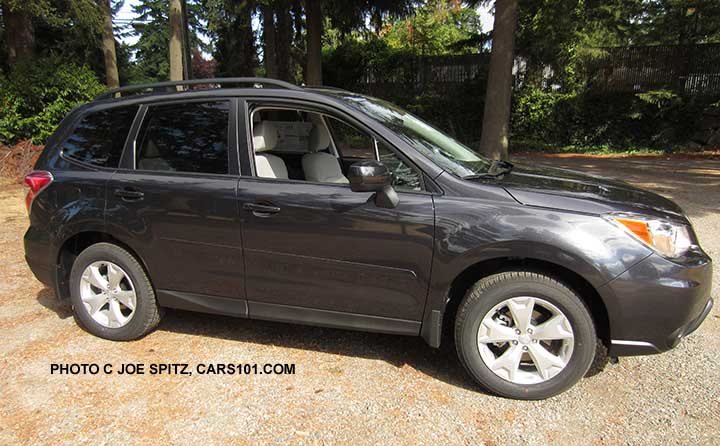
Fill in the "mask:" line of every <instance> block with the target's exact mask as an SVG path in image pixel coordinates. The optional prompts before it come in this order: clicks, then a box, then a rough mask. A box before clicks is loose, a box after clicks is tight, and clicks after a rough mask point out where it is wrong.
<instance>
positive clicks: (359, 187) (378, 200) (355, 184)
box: [348, 160, 400, 208]
mask: <svg viewBox="0 0 720 446" xmlns="http://www.w3.org/2000/svg"><path fill="white" fill-rule="evenodd" d="M348 180H349V181H350V190H352V191H353V192H375V205H377V206H378V207H383V208H394V207H396V206H397V205H398V202H399V201H400V199H399V198H398V195H397V192H395V189H393V187H392V174H391V173H390V171H389V170H388V168H387V167H385V166H384V165H383V164H382V163H380V162H378V161H375V160H368V161H359V162H357V163H354V164H352V165H351V166H350V169H348Z"/></svg>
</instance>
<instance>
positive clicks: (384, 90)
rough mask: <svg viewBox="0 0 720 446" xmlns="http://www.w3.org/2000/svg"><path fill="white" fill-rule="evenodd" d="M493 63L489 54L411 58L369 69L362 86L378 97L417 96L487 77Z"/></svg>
mask: <svg viewBox="0 0 720 446" xmlns="http://www.w3.org/2000/svg"><path fill="white" fill-rule="evenodd" d="M489 62H490V54H488V53H480V54H459V55H447V56H417V57H407V58H403V59H398V60H397V61H395V63H386V64H383V65H382V67H370V68H368V69H367V70H366V72H365V75H364V76H363V78H362V79H361V80H360V81H359V84H358V85H359V89H360V90H363V91H365V92H368V93H371V94H373V95H375V96H378V97H392V96H393V95H394V94H397V93H398V90H401V91H402V92H403V93H404V94H417V93H419V92H421V91H423V90H428V89H430V90H434V89H444V88H447V87H454V86H461V85H463V84H466V83H469V82H472V81H474V80H477V79H478V78H480V77H484V76H485V74H486V73H487V67H488V63H489Z"/></svg>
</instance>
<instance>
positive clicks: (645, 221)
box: [608, 215, 694, 258]
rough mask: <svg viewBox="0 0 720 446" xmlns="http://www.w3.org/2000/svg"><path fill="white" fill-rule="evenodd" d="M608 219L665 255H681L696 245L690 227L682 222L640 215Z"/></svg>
mask: <svg viewBox="0 0 720 446" xmlns="http://www.w3.org/2000/svg"><path fill="white" fill-rule="evenodd" d="M608 219H609V220H610V221H611V222H613V223H615V224H616V225H618V226H619V227H620V228H622V229H624V230H625V231H626V232H628V233H629V234H630V235H632V236H633V237H635V238H637V239H638V240H640V241H641V242H643V243H645V244H646V245H648V246H649V247H651V248H652V249H654V250H655V251H657V252H659V253H660V254H662V255H664V256H665V257H669V258H677V257H680V256H682V255H683V254H685V253H686V252H687V251H688V250H689V249H690V248H691V247H692V246H693V245H694V243H693V240H692V236H691V235H690V227H689V226H688V225H685V224H682V223H676V222H672V221H669V220H663V219H659V218H651V217H643V216H638V215H609V216H608Z"/></svg>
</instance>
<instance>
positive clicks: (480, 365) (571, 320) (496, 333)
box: [455, 271, 596, 400]
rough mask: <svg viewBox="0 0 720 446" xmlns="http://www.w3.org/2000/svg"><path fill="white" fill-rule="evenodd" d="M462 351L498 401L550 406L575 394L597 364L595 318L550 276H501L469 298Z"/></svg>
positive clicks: (459, 341)
mask: <svg viewBox="0 0 720 446" xmlns="http://www.w3.org/2000/svg"><path fill="white" fill-rule="evenodd" d="M455 343H456V346H457V351H458V355H459V357H460V360H461V362H462V363H463V365H464V366H465V368H466V369H467V370H468V372H469V373H470V374H471V375H472V376H473V378H475V380H476V381H477V382H478V383H480V384H481V385H482V386H483V387H485V388H487V389H488V390H490V391H491V392H493V393H496V394H498V395H501V396H505V397H509V398H517V399H529V400H533V399H543V398H548V397H551V396H553V395H557V394H558V393H561V392H563V391H564V390H567V389H568V388H569V387H571V386H572V385H573V384H575V383H576V382H577V381H579V380H580V379H581V378H582V377H583V376H584V375H585V373H586V372H587V371H588V368H589V367H590V365H591V364H592V361H593V357H594V354H595V349H596V335H595V327H594V325H593V320H592V317H591V315H590V313H589V311H588V309H587V307H586V306H585V304H584V303H583V301H582V300H581V299H580V297H579V296H577V295H576V294H575V293H574V292H573V291H572V290H571V289H570V288H568V287H567V286H565V285H563V284H562V283H560V282H558V281H556V280H555V279H552V278H550V277H548V276H545V275H542V274H537V273H533V272H527V271H511V272H503V273H499V274H494V275H491V276H488V277H485V278H483V279H482V280H480V281H478V282H477V283H476V284H475V285H474V286H473V287H472V288H471V289H470V290H469V291H468V293H467V294H466V296H465V298H464V300H463V302H462V303H461V304H460V307H459V308H458V313H457V318H456V320H455Z"/></svg>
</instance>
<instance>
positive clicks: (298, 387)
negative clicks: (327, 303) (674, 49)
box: [0, 157, 720, 446]
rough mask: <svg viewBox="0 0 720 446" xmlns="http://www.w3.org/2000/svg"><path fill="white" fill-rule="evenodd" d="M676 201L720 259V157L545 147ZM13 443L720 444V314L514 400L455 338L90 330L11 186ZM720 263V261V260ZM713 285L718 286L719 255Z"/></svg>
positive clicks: (2, 350)
mask: <svg viewBox="0 0 720 446" xmlns="http://www.w3.org/2000/svg"><path fill="white" fill-rule="evenodd" d="M531 161H532V162H533V163H535V162H539V163H547V164H553V165H561V166H563V167H569V168H574V169H580V170H587V171H592V172H594V173H599V174H604V175H608V176H615V177H619V178H622V179H625V180H627V181H630V182H631V183H634V184H637V185H639V186H643V187H647V188H650V189H654V190H656V191H658V192H660V193H661V194H664V195H667V196H669V197H671V198H673V199H675V200H676V201H678V202H679V203H680V204H681V205H682V206H683V208H684V209H685V210H686V211H687V212H688V214H689V215H690V217H691V219H692V220H693V222H694V224H695V227H696V230H697V232H698V234H699V237H700V238H701V240H702V242H703V245H704V247H705V248H706V250H707V251H708V252H709V254H710V255H711V256H713V257H714V258H716V259H720V237H718V234H720V214H719V213H718V208H719V207H720V161H709V160H696V161H687V160H685V161H678V160H662V159H650V158H647V159H646V158H631V159H598V158H585V157H574V158H551V157H536V158H533V159H531ZM0 219H1V221H2V222H3V230H2V233H1V234H0V330H2V341H1V343H0V444H3V445H4V444H7V445H22V444H32V445H36V444H53V445H60V444H68V445H77V444H147V443H152V444H163V443H172V444H180V445H183V444H187V445H193V446H196V445H198V444H205V443H207V444H215V443H217V444H283V445H285V444H349V443H351V444H367V445H375V444H429V445H451V444H467V445H480V444H487V445H494V444H497V445H501V444H534V445H543V444H568V445H575V444H577V445H589V444H598V445H604V444H696V443H700V444H713V443H714V444H717V443H718V442H719V441H720V440H719V439H718V438H719V435H720V421H719V420H720V390H719V388H720V359H719V358H720V354H719V353H720V311H719V310H718V306H716V307H715V309H714V310H713V312H712V313H711V314H710V316H709V317H708V319H707V320H706V322H705V324H704V325H703V326H702V327H701V328H700V329H699V330H698V331H697V332H696V333H694V334H693V335H692V336H690V337H689V338H687V339H685V340H684V341H683V342H682V343H681V344H680V346H679V347H678V348H676V349H675V350H673V351H671V352H669V353H666V354H663V355H658V356H650V357H638V358H621V360H620V363H619V364H616V365H608V366H607V367H606V369H605V370H604V371H602V372H601V373H599V374H596V375H594V376H591V377H588V378H586V379H584V380H582V381H581V382H580V383H579V384H578V385H577V386H575V387H574V388H573V389H571V390H570V391H568V392H566V393H564V394H562V395H560V396H558V397H555V398H552V399H550V400H547V401H541V402H520V401H511V400H506V399H502V398H497V397H494V396H491V395H487V394H485V393H483V392H482V390H480V389H478V388H476V387H475V385H474V384H473V382H472V381H471V380H470V379H469V378H468V376H467V375H466V374H465V372H464V371H463V369H462V367H461V366H460V364H459V363H458V361H457V360H456V359H455V356H454V354H453V351H452V350H451V349H449V348H447V347H445V348H444V349H443V350H433V349H431V348H429V347H427V346H426V344H425V343H424V342H423V341H422V340H421V339H420V338H408V337H399V336H397V337H396V336H386V335H379V334H367V333H355V332H349V331H340V330H331V329H321V328H313V327H302V326H294V325H284V324H276V323H270V322H258V321H248V320H242V319H232V318H226V317H221V316H211V315H197V314H192V313H185V312H180V311H168V312H167V313H166V315H165V318H164V320H163V322H162V324H161V325H160V328H159V329H158V330H157V331H155V332H154V333H152V334H150V335H149V336H147V337H146V338H144V339H142V340H140V341H136V342H128V343H115V342H110V341H104V340H101V339H98V338H95V337H93V336H91V335H89V334H87V333H85V332H83V331H82V330H81V329H79V328H78V327H77V326H76V325H75V323H74V321H73V318H72V315H71V313H70V308H69V306H68V305H67V304H66V303H60V302H58V301H56V300H55V298H54V296H53V294H52V292H51V291H50V290H48V289H46V288H44V287H43V286H42V285H41V284H40V283H39V282H37V281H36V280H35V279H34V278H33V276H32V274H31V273H30V271H29V270H28V268H27V266H26V265H25V262H24V260H23V249H22V235H23V232H24V231H25V228H26V225H27V217H26V215H25V209H24V203H23V196H22V191H21V189H20V188H19V187H18V186H14V185H13V186H4V187H1V188H0ZM716 265H718V263H716ZM715 277H716V281H715V282H716V285H715V286H714V288H713V296H715V298H716V300H717V298H718V297H720V293H718V285H717V283H718V282H720V275H719V274H718V266H716V267H715ZM53 363H99V364H101V365H102V364H106V363H107V364H111V365H112V367H113V369H114V370H117V369H119V368H120V366H121V364H126V363H144V364H146V366H147V365H149V364H153V363H187V364H189V365H190V366H189V367H190V369H192V370H196V366H197V365H198V364H212V363H243V364H253V363H255V364H258V365H259V366H260V367H262V365H263V364H265V363H270V364H275V363H287V364H295V374H292V375H291V374H282V375H275V374H271V375H269V374H262V375H260V374H258V375H252V374H251V375H206V374H199V373H197V372H196V373H194V374H193V375H191V376H189V375H168V374H163V375H151V374H149V373H146V374H145V375H130V376H128V375H118V374H116V373H113V374H104V373H98V374H96V375H58V374H51V373H50V371H51V370H50V369H51V364H53Z"/></svg>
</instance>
